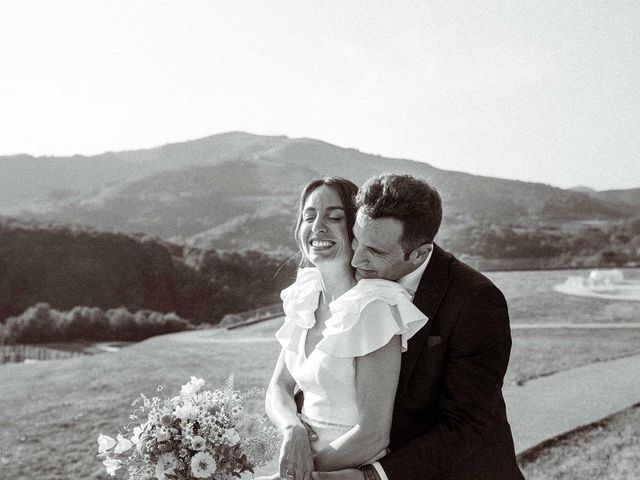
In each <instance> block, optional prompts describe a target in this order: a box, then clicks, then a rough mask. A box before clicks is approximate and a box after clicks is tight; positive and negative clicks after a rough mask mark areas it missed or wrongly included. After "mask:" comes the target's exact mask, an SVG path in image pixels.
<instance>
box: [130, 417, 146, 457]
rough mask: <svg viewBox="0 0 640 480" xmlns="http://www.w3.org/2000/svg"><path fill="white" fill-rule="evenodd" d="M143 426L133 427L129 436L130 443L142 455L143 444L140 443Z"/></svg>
mask: <svg viewBox="0 0 640 480" xmlns="http://www.w3.org/2000/svg"><path fill="white" fill-rule="evenodd" d="M144 427H145V425H144V424H142V425H140V426H139V427H135V428H134V429H133V435H132V436H131V439H130V440H131V443H133V444H134V445H135V446H136V449H137V450H138V452H140V453H142V448H143V447H144V443H143V442H142V438H141V437H142V434H143V433H144Z"/></svg>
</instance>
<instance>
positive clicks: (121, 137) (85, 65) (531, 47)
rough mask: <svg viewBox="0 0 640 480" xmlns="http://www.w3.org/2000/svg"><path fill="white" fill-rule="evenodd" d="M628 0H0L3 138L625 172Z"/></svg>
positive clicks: (633, 155) (633, 156)
mask: <svg viewBox="0 0 640 480" xmlns="http://www.w3.org/2000/svg"><path fill="white" fill-rule="evenodd" d="M638 25H640V2H637V1H635V0H633V1H628V2H624V1H615V0H614V1H596V0H579V1H574V0H562V1H555V0H553V1H549V0H536V1H519V0H505V1H487V0H478V1H470V2H461V1H455V0H448V1H442V2H436V1H429V0H419V1H411V0H402V1H389V0H385V1H381V0H349V1H344V0H323V1H318V0H314V1H307V0H286V1H278V0H269V1H266V0H264V1H255V0H228V1H222V0H206V1H205V0H199V1H196V0H193V1H190V0H181V1H165V0H126V1H122V0H100V1H96V0H65V1H61V0H42V1H32V0H3V1H2V2H1V3H0V66H1V67H0V71H1V72H2V73H1V74H0V155H10V154H16V153H28V154H32V155H72V154H84V155H92V154H97V153H102V152H105V151H118V150H129V149H139V148H151V147H155V146H158V145H163V144H166V143H171V142H177V141H185V140H190V139H196V138H201V137H205V136H209V135H213V134H216V133H222V132H227V131H247V132H251V133H256V134H264V135H286V136H288V137H292V138H297V137H309V138H315V139H319V140H323V141H326V142H329V143H333V144H336V145H339V146H342V147H350V148H356V149H358V150H361V151H363V152H367V153H374V154H380V155H383V156H388V157H395V158H408V159H412V160H419V161H424V162H427V163H429V164H431V165H433V166H435V167H438V168H442V169H446V170H458V171H465V172H469V173H473V174H477V175H486V176H495V177H501V178H510V179H518V180H524V181H535V182H543V183H547V184H551V185H555V186H559V187H563V188H569V187H574V186H587V187H591V188H594V189H597V190H604V189H623V188H635V187H640V28H638Z"/></svg>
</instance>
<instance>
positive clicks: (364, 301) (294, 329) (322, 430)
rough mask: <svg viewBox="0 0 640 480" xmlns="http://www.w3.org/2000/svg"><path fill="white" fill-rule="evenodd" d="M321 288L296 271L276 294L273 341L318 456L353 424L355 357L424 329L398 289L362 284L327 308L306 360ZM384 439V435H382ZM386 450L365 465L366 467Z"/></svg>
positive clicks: (312, 275)
mask: <svg viewBox="0 0 640 480" xmlns="http://www.w3.org/2000/svg"><path fill="white" fill-rule="evenodd" d="M321 290H322V284H321V279H320V273H319V272H318V270H317V269H316V268H303V269H300V270H299V271H298V276H297V279H296V282H295V283H294V284H293V285H291V286H290V287H288V288H286V289H285V290H283V291H282V293H281V297H282V301H283V306H284V313H285V320H284V325H283V326H282V327H281V328H280V329H279V330H278V331H277V332H276V338H277V339H278V341H279V342H280V344H281V345H282V347H283V348H284V350H285V355H284V359H285V363H286V366H287V368H288V369H289V372H290V373H291V376H292V377H293V378H294V379H295V381H296V383H297V385H298V386H299V387H300V388H301V389H302V390H303V391H304V406H303V408H302V412H301V414H302V415H301V416H302V417H303V419H304V420H305V421H306V422H307V423H308V424H309V425H311V426H312V427H313V428H314V429H315V431H316V433H317V434H318V440H317V441H315V442H313V443H312V445H311V448H312V450H313V452H314V453H315V452H317V451H320V450H321V449H323V448H324V447H326V446H327V445H329V444H330V443H331V442H332V441H333V440H335V439H336V438H338V437H339V436H341V435H342V434H343V433H345V432H347V431H348V430H350V429H351V428H352V427H353V426H354V425H355V423H356V422H357V420H358V407H357V403H356V377H355V375H356V370H355V366H356V360H355V359H356V357H359V356H363V355H366V354H367V353H370V352H373V351H375V350H377V349H379V348H381V347H383V346H384V345H386V344H387V343H388V342H389V340H391V338H392V337H393V336H394V335H401V336H402V351H405V350H406V349H407V341H408V340H409V338H411V337H412V336H413V335H414V334H415V333H416V332H417V331H418V330H419V329H420V328H422V327H423V326H424V325H425V324H426V323H427V317H426V316H425V315H424V314H423V313H422V312H421V311H420V310H419V309H418V308H417V307H415V306H414V305H413V303H412V301H411V297H410V295H409V294H408V293H407V291H406V290H405V289H404V288H403V287H402V286H401V285H399V284H398V283H395V282H391V281H388V280H378V279H364V280H360V281H359V282H358V284H357V285H356V286H354V287H353V288H352V289H351V290H349V291H347V292H346V293H344V294H343V295H341V296H340V297H339V298H337V299H336V300H334V301H333V302H331V303H330V304H329V309H330V312H331V317H330V318H329V319H327V321H326V325H325V329H324V331H323V333H322V335H323V338H322V339H321V340H320V341H319V342H318V344H317V346H316V347H315V348H314V350H313V351H312V352H311V353H310V354H309V356H308V357H307V356H306V354H305V341H306V338H307V332H308V330H309V329H310V328H311V327H313V325H314V324H315V321H316V320H315V310H316V308H317V307H318V301H319V298H320V292H321ZM386 433H388V432H386ZM385 453H386V449H385V450H384V451H382V452H380V453H379V454H378V455H376V456H375V457H374V458H372V459H370V460H369V461H368V462H366V463H371V462H373V461H375V460H377V459H378V458H380V457H382V456H383V455H384V454H385Z"/></svg>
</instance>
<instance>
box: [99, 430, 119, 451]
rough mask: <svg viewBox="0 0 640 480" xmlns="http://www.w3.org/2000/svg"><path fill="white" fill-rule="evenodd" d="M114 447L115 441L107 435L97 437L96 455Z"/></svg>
mask: <svg viewBox="0 0 640 480" xmlns="http://www.w3.org/2000/svg"><path fill="white" fill-rule="evenodd" d="M115 446H116V441H115V440H114V439H113V438H111V437H109V436H108V435H103V434H100V435H99V436H98V453H104V452H106V451H107V450H111V449H112V448H113V447H115Z"/></svg>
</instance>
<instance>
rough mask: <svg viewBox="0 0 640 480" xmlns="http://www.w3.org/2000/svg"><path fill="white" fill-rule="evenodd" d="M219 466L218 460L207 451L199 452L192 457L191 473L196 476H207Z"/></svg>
mask: <svg viewBox="0 0 640 480" xmlns="http://www.w3.org/2000/svg"><path fill="white" fill-rule="evenodd" d="M217 467H218V465H217V464H216V461H215V460H214V459H213V457H212V456H211V455H210V454H208V453H207V452H198V453H196V454H195V455H194V456H193V458H191V473H193V476H194V477H196V478H207V477H208V476H210V475H211V474H212V473H213V472H215V471H216V468H217Z"/></svg>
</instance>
